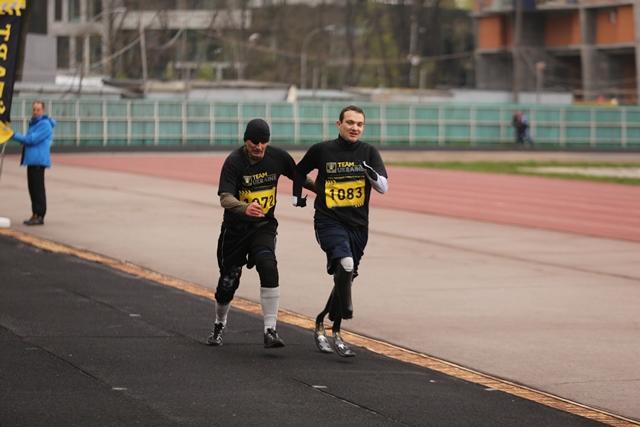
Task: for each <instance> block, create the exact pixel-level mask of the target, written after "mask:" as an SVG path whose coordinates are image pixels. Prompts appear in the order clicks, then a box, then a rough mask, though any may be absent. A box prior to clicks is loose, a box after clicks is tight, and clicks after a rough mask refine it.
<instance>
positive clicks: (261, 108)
mask: <svg viewBox="0 0 640 427" xmlns="http://www.w3.org/2000/svg"><path fill="white" fill-rule="evenodd" d="M242 117H243V119H244V121H245V122H248V121H249V120H251V119H254V118H262V119H264V118H266V117H267V105H266V104H242Z"/></svg>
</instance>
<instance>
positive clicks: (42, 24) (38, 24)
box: [27, 5, 47, 34]
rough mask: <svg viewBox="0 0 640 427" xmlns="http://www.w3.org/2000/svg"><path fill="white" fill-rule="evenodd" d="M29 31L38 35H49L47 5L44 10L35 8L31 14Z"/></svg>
mask: <svg viewBox="0 0 640 427" xmlns="http://www.w3.org/2000/svg"><path fill="white" fill-rule="evenodd" d="M27 31H28V32H30V33H36V34H47V5H45V7H44V8H37V7H35V8H33V9H31V11H30V12H29V20H28V23H27Z"/></svg>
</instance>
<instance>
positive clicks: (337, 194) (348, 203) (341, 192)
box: [324, 179, 364, 209]
mask: <svg viewBox="0 0 640 427" xmlns="http://www.w3.org/2000/svg"><path fill="white" fill-rule="evenodd" d="M324 194H325V201H326V203H327V207H328V208H329V209H333V208H344V207H354V208H357V207H360V206H364V179H357V180H355V181H336V180H333V179H331V180H327V181H325V183H324Z"/></svg>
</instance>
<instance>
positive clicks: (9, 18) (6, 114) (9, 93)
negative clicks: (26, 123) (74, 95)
mask: <svg viewBox="0 0 640 427" xmlns="http://www.w3.org/2000/svg"><path fill="white" fill-rule="evenodd" d="M11 3H12V4H11ZM11 3H10V2H5V1H0V121H2V122H4V123H8V122H10V121H11V100H12V98H13V83H14V81H15V77H16V65H17V62H18V53H19V49H20V44H21V42H22V40H21V35H22V31H21V29H22V28H21V27H22V25H23V12H24V10H23V9H20V6H18V7H16V4H18V3H23V4H22V6H24V3H25V2H18V1H14V2H11Z"/></svg>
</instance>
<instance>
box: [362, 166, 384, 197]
mask: <svg viewBox="0 0 640 427" xmlns="http://www.w3.org/2000/svg"><path fill="white" fill-rule="evenodd" d="M362 168H363V169H364V173H365V175H367V178H368V179H369V182H371V186H372V187H373V188H374V189H375V190H376V191H377V192H378V193H381V194H384V193H386V192H387V190H388V188H389V186H388V184H387V178H385V177H384V176H382V175H380V174H378V172H376V171H375V169H374V168H372V167H371V166H369V165H368V164H367V162H365V161H363V162H362Z"/></svg>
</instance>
